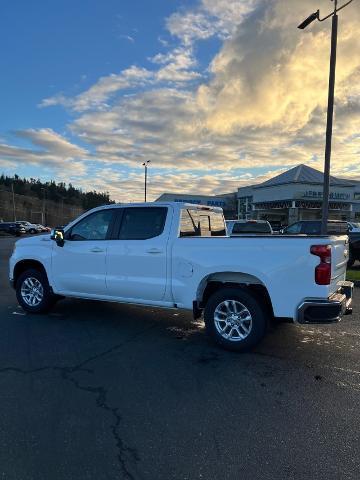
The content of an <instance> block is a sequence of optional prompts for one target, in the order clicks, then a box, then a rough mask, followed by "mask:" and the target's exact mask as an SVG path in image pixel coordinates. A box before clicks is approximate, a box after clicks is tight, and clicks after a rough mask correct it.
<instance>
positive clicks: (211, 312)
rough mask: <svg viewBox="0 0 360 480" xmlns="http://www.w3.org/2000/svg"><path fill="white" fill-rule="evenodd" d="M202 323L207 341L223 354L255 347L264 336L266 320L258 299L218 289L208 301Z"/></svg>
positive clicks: (240, 290) (228, 289)
mask: <svg viewBox="0 0 360 480" xmlns="http://www.w3.org/2000/svg"><path fill="white" fill-rule="evenodd" d="M204 319H205V325H206V331H207V333H208V334H209V335H210V337H211V338H212V339H213V340H214V341H215V342H216V343H217V344H218V345H220V346H222V347H224V348H226V349H227V350H234V351H238V352H243V351H247V350H250V349H251V348H253V347H255V345H257V344H258V343H259V342H260V340H261V339H262V338H263V337H264V335H265V333H266V317H265V312H264V309H263V308H262V306H261V305H260V303H259V301H258V299H257V298H256V297H255V296H253V295H252V294H251V293H249V292H248V291H246V290H245V289H241V288H222V289H221V290H218V291H217V292H216V293H214V294H213V295H212V296H211V297H210V298H209V300H208V302H207V304H206V307H205V311H204Z"/></svg>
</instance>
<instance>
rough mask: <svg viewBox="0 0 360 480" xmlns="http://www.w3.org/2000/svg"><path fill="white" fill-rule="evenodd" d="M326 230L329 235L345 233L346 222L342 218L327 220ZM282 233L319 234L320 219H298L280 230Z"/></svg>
mask: <svg viewBox="0 0 360 480" xmlns="http://www.w3.org/2000/svg"><path fill="white" fill-rule="evenodd" d="M327 231H328V234H329V235H347V234H348V233H349V229H348V225H347V222H345V221H342V220H329V221H328V226H327ZM281 233H282V234H284V235H321V220H300V221H299V222H296V223H293V224H292V225H289V226H288V227H286V228H284V229H283V230H282V231H281Z"/></svg>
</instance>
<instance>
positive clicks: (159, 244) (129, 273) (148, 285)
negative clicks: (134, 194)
mask: <svg viewBox="0 0 360 480" xmlns="http://www.w3.org/2000/svg"><path fill="white" fill-rule="evenodd" d="M168 212H169V213H168ZM171 221H172V209H171V208H170V207H161V206H159V207H154V206H151V207H150V206H149V207H136V206H134V207H126V208H123V209H121V213H120V217H119V218H118V220H117V223H118V234H117V239H113V240H110V242H109V247H108V253H107V262H106V263H107V271H106V289H107V295H109V296H112V297H117V298H119V299H134V300H145V301H146V300H148V301H161V300H162V299H163V298H164V296H165V290H166V285H167V245H168V240H169V233H170V227H171Z"/></svg>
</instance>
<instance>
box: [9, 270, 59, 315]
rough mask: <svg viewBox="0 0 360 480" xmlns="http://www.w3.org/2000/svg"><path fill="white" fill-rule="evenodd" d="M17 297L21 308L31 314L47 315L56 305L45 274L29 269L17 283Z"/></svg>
mask: <svg viewBox="0 0 360 480" xmlns="http://www.w3.org/2000/svg"><path fill="white" fill-rule="evenodd" d="M16 297H17V300H18V302H19V304H20V305H21V307H22V308H23V309H24V310H25V311H27V312H29V313H45V312H47V311H48V310H49V309H50V308H51V307H52V306H53V304H54V303H55V301H56V297H55V296H54V295H53V294H52V292H51V290H50V286H49V282H48V280H47V277H46V275H45V273H43V272H40V271H39V270H35V269H29V270H26V271H25V272H23V273H22V274H21V275H20V276H19V278H18V280H17V282H16Z"/></svg>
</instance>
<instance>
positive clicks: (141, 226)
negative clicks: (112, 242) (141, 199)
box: [119, 207, 167, 240]
mask: <svg viewBox="0 0 360 480" xmlns="http://www.w3.org/2000/svg"><path fill="white" fill-rule="evenodd" d="M166 214H167V208H164V207H131V208H125V209H124V211H123V217H122V222H121V227H120V232H119V239H120V240H146V239H148V238H154V237H158V236H159V235H161V234H162V232H163V231H164V226H165V221H166Z"/></svg>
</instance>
